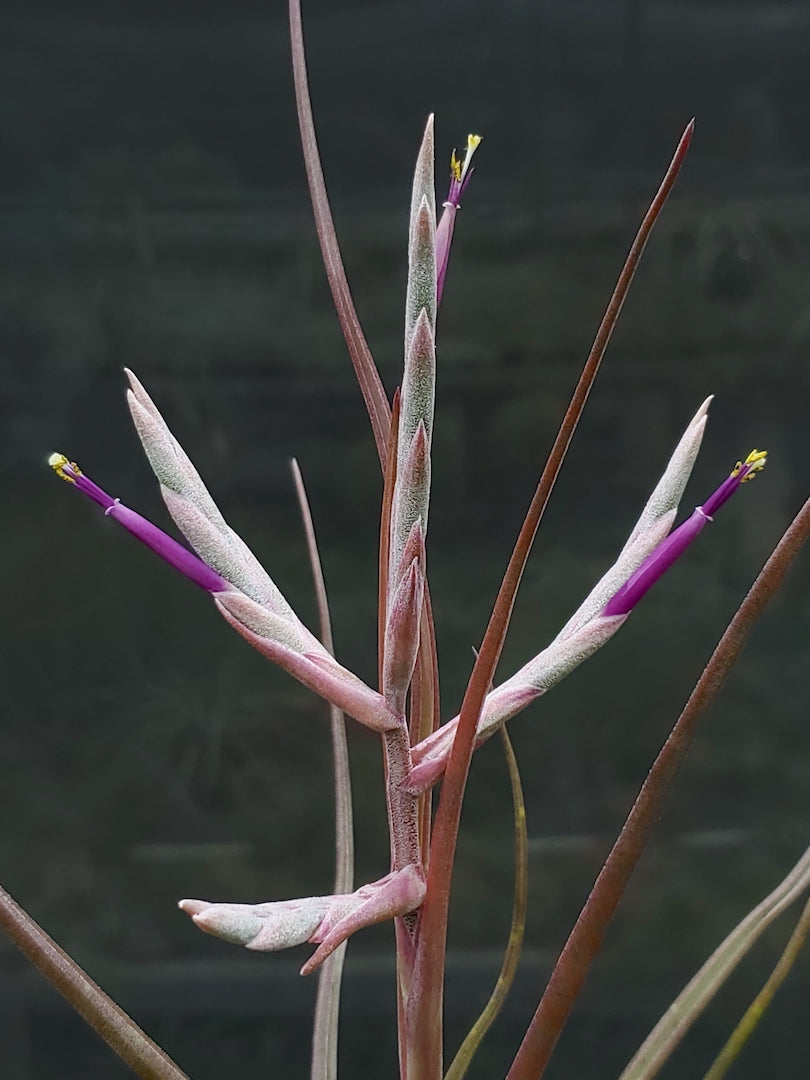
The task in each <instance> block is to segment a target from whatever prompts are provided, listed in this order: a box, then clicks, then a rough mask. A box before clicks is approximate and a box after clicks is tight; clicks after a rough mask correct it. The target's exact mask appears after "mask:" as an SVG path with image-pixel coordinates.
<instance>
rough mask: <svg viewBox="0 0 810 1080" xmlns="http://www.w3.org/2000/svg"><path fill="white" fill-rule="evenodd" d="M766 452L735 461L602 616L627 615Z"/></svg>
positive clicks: (762, 460) (754, 452) (748, 477)
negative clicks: (707, 496)
mask: <svg viewBox="0 0 810 1080" xmlns="http://www.w3.org/2000/svg"><path fill="white" fill-rule="evenodd" d="M766 458H767V450H752V451H751V453H750V454H749V455H748V457H747V458H746V459H745V461H738V462H737V464H736V465H735V466H734V468H733V469H732V470H731V473H730V475H729V476H727V477H726V479H725V480H724V481H723V483H722V484H721V485H720V487H719V488H717V490H716V491H715V492H714V493H713V494H712V495H710V496H709V498H708V499H707V500H706V502H705V503H703V505H702V506H698V507H696V508H695V512H694V513H693V514H692V516H691V517H690V518H687V520H686V521H685V522H684V523H683V524H682V525H679V526H678V528H677V529H676V530H675V531H674V532H673V533H670V535H669V536H668V537H667V538H666V540H663V541H662V542H661V543H660V544H659V545H658V547H657V548H656V549H655V551H653V552H652V553H651V554H650V555H648V556H647V558H646V559H645V560H644V562H643V563H642V564H641V566H639V568H638V570H636V572H635V573H634V574H632V575H631V576H630V577H629V578H628V579H627V581H626V582H625V583H624V585H622V587H621V588H620V589H619V590H618V591H617V592H616V593H615V594H614V595H613V596H612V597H611V598H610V600H608V602H607V604H605V606H604V608H603V610H602V614H603V615H627V614H629V613H630V612H631V611H632V610H633V608H634V607H635V606H636V604H637V603H638V602H639V600H641V599H642V597H643V596H645V595H646V594H647V592H649V590H650V589H651V588H652V587H653V585H654V584H655V583H656V581H658V579H659V578H660V577H661V575H662V574H664V573H665V572H666V571H667V570H668V569H669V568H670V566H672V564H673V563H674V562H675V560H676V559H677V558H679V556H681V555H682V554H683V553H684V551H686V549H687V548H688V547H689V545H690V544H691V543H692V541H693V540H694V539H695V537H696V536H697V535H698V534H699V533H701V532H702V531H703V528H704V526H705V525H706V523H707V522H709V521H712V520H713V515H714V514H715V513H717V511H718V510H719V509H720V507H721V506H722V505H723V503H725V502H727V501H728V500H729V499H730V498H731V496H732V495H733V494H734V492H735V491H736V490H737V489H738V488H739V487H740V485H741V484H744V483H745V482H746V481H747V480H751V479H752V478H753V477H754V476H756V474H757V473H758V472H759V471H760V470H761V469H762V468H764V466H765V461H766Z"/></svg>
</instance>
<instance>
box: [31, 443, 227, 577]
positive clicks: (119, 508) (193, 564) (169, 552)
mask: <svg viewBox="0 0 810 1080" xmlns="http://www.w3.org/2000/svg"><path fill="white" fill-rule="evenodd" d="M48 464H49V465H50V467H51V468H52V469H53V471H54V472H55V473H56V475H57V476H59V477H61V479H62V480H66V481H67V482H68V483H69V484H73V485H74V486H75V487H76V488H77V489H78V490H79V491H81V492H82V494H84V495H86V496H87V497H88V498H89V499H92V500H93V502H95V503H98V505H99V506H100V507H101V508H102V509H103V510H104V513H105V514H106V515H107V516H108V517H111V518H115V520H116V521H117V522H118V523H119V525H123V526H124V528H125V529H126V530H127V531H128V532H131V533H132V535H133V536H134V537H136V538H137V539H138V540H140V541H141V543H142V544H146V546H147V547H148V548H151V549H152V551H154V552H155V553H156V554H157V555H160V557H161V558H162V559H165V560H166V562H167V563H169V564H170V565H171V566H173V567H174V568H175V570H179V571H180V573H181V574H184V575H185V576H186V577H187V578H189V579H190V580H191V581H193V582H194V583H195V585H199V586H200V588H201V589H205V590H206V592H210V593H222V592H229V591H230V590H231V589H232V586H231V585H230V584H229V583H228V582H227V581H225V579H224V578H222V577H220V576H219V574H218V573H216V571H215V570H212V569H211V567H210V566H206V564H205V563H204V562H203V561H202V559H198V558H197V556H196V555H194V554H193V553H192V552H191V551H189V550H188V548H186V547H183V545H182V544H179V543H178V542H177V541H176V540H174V539H172V537H171V536H169V535H168V534H167V533H165V532H163V530H162V529H159V528H158V527H157V525H153V524H152V522H151V521H147V519H146V518H145V517H141V515H140V514H137V513H136V512H135V511H134V510H130V508H129V507H128V506H124V504H123V503H122V502H121V501H120V499H114V498H112V496H111V495H108V494H107V492H106V491H104V490H102V488H100V487H99V486H98V484H96V483H94V482H93V481H92V480H91V479H90V477H89V476H85V475H84V473H83V472H82V471H81V469H80V468H79V466H78V465H77V464H76V463H75V461H68V459H67V458H66V457H65V455H64V454H51V456H50V457H49V458H48Z"/></svg>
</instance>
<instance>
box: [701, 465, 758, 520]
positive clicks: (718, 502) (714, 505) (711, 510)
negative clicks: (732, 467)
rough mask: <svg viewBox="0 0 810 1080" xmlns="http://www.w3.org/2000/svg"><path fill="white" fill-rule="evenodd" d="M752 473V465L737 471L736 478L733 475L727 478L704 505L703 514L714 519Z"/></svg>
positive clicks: (744, 466) (743, 466)
mask: <svg viewBox="0 0 810 1080" xmlns="http://www.w3.org/2000/svg"><path fill="white" fill-rule="evenodd" d="M750 472H751V466H750V465H742V466H741V467H740V469H739V470H738V471H737V475H736V476H735V475H734V474H733V473H732V474H731V476H727V477H726V478H725V480H724V481H723V483H722V484H721V485H720V487H719V488H718V489H717V491H715V492H714V494H712V495H710V496H709V497H708V499H707V500H706V502H705V503H704V504H703V513H704V514H706V516H707V517H714V515H715V514H716V513H717V511H718V510H719V509H720V507H721V506H722V505H723V503H724V502H727V501H728V499H730V498H731V496H732V495H733V494H734V492H735V491H736V490H737V488H738V487H739V486H740V484H741V483H742V482H743V480H745V478H746V477H747V476H748V474H749V473H750Z"/></svg>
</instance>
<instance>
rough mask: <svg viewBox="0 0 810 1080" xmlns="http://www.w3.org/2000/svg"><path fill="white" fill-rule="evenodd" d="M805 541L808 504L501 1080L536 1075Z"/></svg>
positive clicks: (693, 705)
mask: <svg viewBox="0 0 810 1080" xmlns="http://www.w3.org/2000/svg"><path fill="white" fill-rule="evenodd" d="M808 536H810V499H808V501H807V502H806V503H805V504H804V506H803V507H802V509H801V510H800V511H799V513H798V514H797V516H796V517H795V518H794V520H793V522H792V523H791V525H790V527H789V528H788V530H787V531H786V532H785V534H784V536H783V537H782V539H781V540H780V541H779V543H778V544H777V546H776V548H775V549H774V551H773V552H772V554H771V556H770V558H769V559H768V561H767V562H766V563H765V566H764V567H763V568H762V570H761V572H760V574H759V576H758V577H757V579H756V581H755V582H754V584H753V585H752V586H751V589H750V590H749V592H748V594H747V596H746V597H745V599H744V600H743V602H742V604H741V605H740V607H739V608H738V610H737V612H736V614H735V615H734V617H733V619H732V620H731V622H730V623H729V625H728V627H727V629H726V631H725V633H724V634H723V636H722V637H721V639H720V641H719V642H718V644H717V647H716V648H715V650H714V652H713V653H712V655H711V658H710V659H709V662H708V664H707V665H706V667H705V668H704V670H703V673H702V674H701V676H700V678H699V679H698V681H697V684H696V685H695V688H694V690H693V691H692V694H691V696H690V697H689V700H688V701H687V703H686V705H685V706H684V709H683V712H682V713H681V715H680V716H679V717H678V720H677V721H676V723H675V726H674V727H673V729H672V731H671V732H670V735H669V738H668V739H667V741H666V742H665V743H664V745H663V747H662V748H661V750H660V752H659V754H658V757H657V758H656V759H655V761H654V762H653V765H652V767H651V769H650V771H649V773H648V774H647V778H646V779H645V781H644V783H643V784H642V786H641V790H640V791H639V793H638V797H637V798H636V801H635V803H634V804H633V807H632V809H631V810H630V813H629V814H628V816H627V820H626V821H625V823H624V826H623V827H622V830H621V832H620V833H619V837H618V839H617V840H616V843H615V844H614V845H613V848H612V850H611V852H610V854H609V855H608V857H607V859H606V861H605V864H604V866H603V867H602V870H601V871H600V873H599V877H598V878H597V879H596V882H595V884H594V886H593V889H592V890H591V894H590V896H589V897H588V899H587V901H586V903H585V906H584V907H583V909H582V911H581V913H580V915H579V918H578V919H577V921H576V924H575V926H574V928H573V930H572V931H571V933H570V935H569V937H568V940H567V941H566V943H565V946H564V948H563V950H562V953H561V954H560V958H559V960H558V961H557V964H556V966H555V968H554V971H553V972H552V975H551V978H550V980H549V983H548V986H547V987H546V989H545V992H544V994H543V997H542V999H541V1001H540V1004H539V1005H538V1007H537V1011H536V1012H535V1014H534V1017H533V1019H532V1022H531V1024H530V1025H529V1028H528V1031H527V1032H526V1035H525V1037H524V1039H523V1042H522V1044H521V1046H520V1049H519V1050H518V1053H517V1056H516V1057H515V1060H514V1062H513V1063H512V1067H511V1069H510V1070H509V1073H508V1074H507V1080H537V1078H538V1077H540V1076H542V1074H543V1071H544V1070H545V1067H546V1064H547V1062H548V1059H549V1058H550V1056H551V1053H552V1051H553V1049H554V1046H555V1044H556V1042H557V1039H558V1037H559V1034H560V1032H561V1031H562V1028H563V1025H564V1024H565V1022H566V1020H567V1018H568V1015H569V1013H570V1011H571V1008H572V1006H573V1004H574V1001H575V1000H576V998H577V995H578V994H579V991H580V988H581V987H582V984H583V982H584V980H585V976H586V975H587V973H588V970H589V968H590V966H591V963H592V961H593V959H594V957H595V955H596V953H597V951H598V950H599V947H600V945H601V943H602V939H603V938H604V935H605V932H606V930H607V928H608V925H609V923H610V920H611V919H612V917H613V914H614V912H615V910H616V908H617V906H618V904H619V901H620V899H621V897H622V894H623V893H624V890H625V887H626V886H627V883H628V881H629V880H630V876H631V874H632V873H633V870H634V869H635V867H636V864H637V863H638V860H639V858H640V857H641V854H642V852H643V850H644V848H645V846H646V844H647V841H648V839H649V837H650V834H651V833H652V830H653V828H654V826H655V823H656V822H657V821H658V818H659V816H660V814H661V809H662V805H663V802H664V799H665V797H666V794H667V792H668V791H669V788H670V785H671V784H672V781H673V779H674V777H675V774H676V773H677V771H678V768H679V766H680V764H681V762H682V761H683V759H684V757H685V756H686V753H687V751H688V749H689V747H690V746H691V744H692V740H693V738H694V735H695V730H696V728H697V724H698V721H699V719H700V717H701V716H702V714H703V712H704V710H705V709H706V707H707V706H708V705H709V704H710V703H711V702H712V701H713V700H714V698H715V697H716V696H717V694H718V692H719V690H720V688H721V687H722V685H723V683H724V681H725V679H726V676H727V675H728V672H729V671H730V669H731V667H732V665H733V664H734V662H735V661H736V660H737V658H738V656H739V655H740V652H741V651H742V648H743V646H744V645H745V642H746V641H747V639H748V636H749V634H750V633H751V630H752V629H753V627H754V624H755V623H756V621H757V619H758V618H759V616H760V615H761V614H762V611H763V610H764V608H765V605H766V604H767V603H768V601H769V600H770V599H771V597H772V596H773V595H774V593H775V592H776V591H777V589H778V588H779V586H780V585H781V584H782V580H783V578H784V576H785V574H786V572H787V570H788V567H789V566H790V564H791V563H792V562H793V559H794V558H795V557H796V555H797V554H798V552H799V550H800V549H801V547H802V545H803V544H804V543H805V541H806V540H807V538H808Z"/></svg>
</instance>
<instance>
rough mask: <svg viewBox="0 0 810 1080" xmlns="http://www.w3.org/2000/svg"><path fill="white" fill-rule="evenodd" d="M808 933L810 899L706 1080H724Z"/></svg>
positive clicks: (790, 966)
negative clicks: (774, 964) (766, 977)
mask: <svg viewBox="0 0 810 1080" xmlns="http://www.w3.org/2000/svg"><path fill="white" fill-rule="evenodd" d="M808 933H810V900H808V901H807V903H806V904H805V905H804V908H803V909H802V913H801V915H800V916H799V921H798V922H797V923H796V925H795V927H794V928H793V933H792V934H791V935H790V940H789V941H788V943H787V945H786V946H785V948H784V951H783V952H782V955H781V956H780V957H779V959H778V960H777V962H776V966H775V967H774V969H773V971H772V972H771V974H770V975H769V976H768V980H767V982H766V983H765V985H764V986H763V987H762V989H761V990H760V992H759V993H758V994H757V996H756V997H755V998H754V1000H753V1001H752V1002H751V1004H750V1005H749V1006H748V1008H747V1009H746V1010H745V1014H744V1015H743V1017H742V1019H741V1020H740V1022H739V1024H737V1026H736V1028H735V1029H734V1031H732V1033H731V1035H730V1036H729V1039H728V1042H727V1043H726V1044H725V1046H724V1047H723V1049H722V1050H721V1051H720V1053H719V1054H718V1055H717V1057H716V1058H715V1060H714V1062H713V1064H712V1066H711V1068H710V1069H709V1071H708V1072H707V1073H706V1075H705V1077H704V1078H703V1080H723V1077H724V1076H725V1075H726V1073H727V1072H728V1068H729V1066H730V1065H731V1064H732V1062H733V1061H734V1059H735V1058H736V1057H737V1055H738V1054H739V1053H740V1051H741V1050H742V1048H743V1046H745V1043H746V1041H747V1040H748V1037H749V1036H750V1035H751V1033H752V1032H753V1030H754V1028H756V1026H757V1024H758V1023H759V1021H760V1020H761V1019H762V1017H763V1015H764V1013H765V1010H766V1009H767V1008H768V1006H769V1005H770V1004H771V1002H772V1001H773V996H774V994H775V993H776V991H777V990H778V989H779V987H780V986H781V985H782V983H783V982H784V981H785V979H786V978H787V977H788V975H789V974H790V969H791V968H792V967H793V964H794V963H795V961H796V958H797V957H798V955H799V953H800V952H801V950H802V946H803V945H804V941H805V938H806V937H807V935H808Z"/></svg>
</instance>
